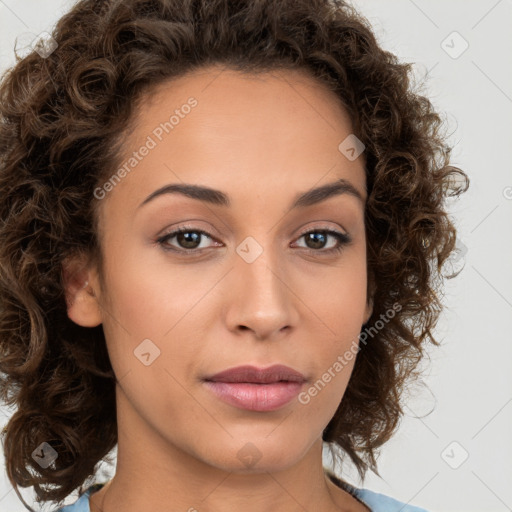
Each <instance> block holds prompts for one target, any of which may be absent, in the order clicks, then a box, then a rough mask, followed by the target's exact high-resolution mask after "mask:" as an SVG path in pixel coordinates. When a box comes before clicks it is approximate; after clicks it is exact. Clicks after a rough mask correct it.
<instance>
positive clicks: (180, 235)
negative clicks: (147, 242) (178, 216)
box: [156, 226, 213, 252]
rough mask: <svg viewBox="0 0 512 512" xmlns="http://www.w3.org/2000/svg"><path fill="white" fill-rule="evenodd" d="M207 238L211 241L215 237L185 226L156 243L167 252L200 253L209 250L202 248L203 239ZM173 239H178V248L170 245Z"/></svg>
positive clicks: (162, 237)
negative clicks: (199, 251) (202, 250)
mask: <svg viewBox="0 0 512 512" xmlns="http://www.w3.org/2000/svg"><path fill="white" fill-rule="evenodd" d="M205 237H206V238H209V239H210V240H212V239H213V237H212V236H211V235H210V234H208V233H207V232H206V231H203V230H201V229H196V228H192V227H187V226H183V227H181V228H179V229H177V230H175V231H171V232H170V233H167V234H166V235H163V236H161V237H160V238H158V239H157V240H156V242H157V243H158V244H160V245H161V246H162V248H163V249H164V250H166V251H177V252H192V251H195V252H198V250H201V249H207V248H208V247H204V246H203V247H201V243H200V242H202V238H205ZM173 238H176V242H177V243H178V244H179V246H178V248H176V247H173V246H172V245H171V244H169V243H168V241H170V240H172V239H173ZM183 249H184V250H183Z"/></svg>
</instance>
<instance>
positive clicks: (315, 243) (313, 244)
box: [299, 229, 352, 254]
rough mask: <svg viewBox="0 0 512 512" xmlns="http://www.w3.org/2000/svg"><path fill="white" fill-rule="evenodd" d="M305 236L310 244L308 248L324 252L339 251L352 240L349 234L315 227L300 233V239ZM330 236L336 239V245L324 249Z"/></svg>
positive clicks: (316, 251)
mask: <svg viewBox="0 0 512 512" xmlns="http://www.w3.org/2000/svg"><path fill="white" fill-rule="evenodd" d="M304 237H305V242H306V244H309V246H307V247H305V249H306V250H308V251H312V252H315V253H322V254H333V253H339V252H341V251H342V250H343V248H344V247H345V246H346V245H348V244H350V243H351V241H352V239H351V238H350V236H349V235H347V234H345V233H340V232H338V231H334V230H332V229H314V230H311V231H306V232H305V233H302V235H300V237H299V240H300V239H301V238H304ZM329 237H331V238H333V239H334V241H335V245H334V246H333V247H330V248H328V249H324V246H325V244H326V242H327V240H328V239H329Z"/></svg>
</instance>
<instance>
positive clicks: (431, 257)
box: [0, 0, 469, 510]
mask: <svg viewBox="0 0 512 512" xmlns="http://www.w3.org/2000/svg"><path fill="white" fill-rule="evenodd" d="M52 37H53V39H54V40H55V41H56V43H57V44H58V46H57V48H56V49H55V50H54V51H53V52H52V53H51V54H50V55H47V56H45V57H46V58H42V57H41V56H40V55H39V54H38V53H37V52H36V51H32V52H31V53H30V54H29V55H27V56H26V57H24V58H23V59H21V58H19V57H17V62H16V64H15V66H13V67H12V68H10V69H9V70H7V72H5V74H4V76H3V77H2V81H1V83H0V194H1V197H2V198H3V199H2V201H1V203H0V221H1V225H0V350H1V352H0V354H1V361H0V371H1V372H2V378H1V380H0V398H1V399H2V400H3V401H4V402H5V403H6V404H8V405H10V406H15V408H16V411H15V412H14V414H13V416H12V417H11V418H10V421H9V422H8V424H7V427H6V429H5V431H4V436H5V437H4V438H3V444H4V451H5V461H6V468H7V474H8V477H9V480H10V481H11V483H12V484H13V486H14V488H15V490H16V492H17V494H18V496H19V497H20V499H21V500H22V501H23V499H22V498H21V495H20V493H19V491H18V489H17V486H18V485H19V486H21V487H28V486H33V487H34V491H35V493H36V495H37V501H38V502H41V501H50V500H51V501H59V502H62V500H63V499H64V498H65V497H66V496H68V495H69V494H70V493H71V492H73V491H74V490H75V489H76V488H77V487H80V489H79V492H80V494H82V493H83V491H84V487H83V485H84V482H85V481H86V480H88V479H89V478H91V476H94V474H95V472H96V469H97V465H98V464H99V463H100V462H101V461H102V459H104V458H105V457H106V456H107V455H108V453H109V452H110V451H111V450H112V449H113V448H114V447H115V446H116V444H117V425H116V403H115V393H114V391H115V384H116V377H115V375H114V373H113V370H112V367H111V365H110V361H109V357H108V352H107V350H106V343H105V337H104V333H103V330H102V326H101V325H100V326H98V327H94V328H84V327H80V326H78V325H76V324H75V323H73V322H72V321H71V320H70V319H69V318H68V316H67V307H66V300H65V293H64V280H63V271H62V268H63V262H64V260H65V259H66V258H67V257H71V256H75V255H86V256H87V257H89V258H90V259H91V261H94V262H95V263H96V264H97V265H98V268H100V269H101V268H102V265H101V264H102V254H101V247H100V244H99V240H98V236H97V235H98V227H99V226H98V204H99V201H98V200H96V199H95V197H94V194H93V191H94V190H95V189H96V188H97V187H98V186H99V185H100V184H102V183H104V182H105V181H106V180H107V179H108V177H109V174H110V173H111V170H112V169H114V168H117V166H118V165H119V164H120V162H121V160H120V159H121V149H122V141H123V139H124V138H125V135H126V133H127V132H128V131H129V130H130V129H131V127H132V126H133V123H134V122H135V120H134V116H133V113H134V112H136V107H137V104H138V102H139V101H140V100H141V98H144V97H146V95H147V94H150V93H151V91H152V90H153V88H155V87H156V86H157V85H158V84H161V83H163V82H164V81H168V80H170V79H172V78H177V77H180V76H183V75H184V74H185V73H187V72H190V71H194V70H195V69H199V68H201V67H204V66H206V65H209V64H216V63H221V64H224V65H226V66H227V67H230V68H232V69H236V70H240V71H242V72H244V73H259V72H265V71H269V70H273V69H301V70H306V71H308V72H309V73H310V74H311V75H312V76H314V77H316V78H317V80H319V81H321V82H323V83H324V84H327V85H328V86H329V87H330V89H331V90H332V91H333V92H335V93H336V95H337V96H338V97H339V98H340V100H341V101H342V102H343V104H344V106H345V107H346V109H347V110H348V113H349V114H350V117H351V120H352V123H353V131H354V134H355V135H356V136H357V137H358V138H359V139H360V140H361V141H362V142H363V143H364V145H365V146H366V147H365V151H364V158H365V171H366V182H367V192H368V199H367V203H366V209H365V226H366V243H367V268H368V290H367V291H368V297H370V296H371V297H372V298H373V313H372V316H371V317H370V319H369V320H368V322H367V324H365V325H363V329H366V327H367V326H370V325H373V324H374V323H375V322H376V321H379V320H378V319H379V318H382V316H381V315H383V314H385V312H386V311H388V310H390V308H392V307H393V304H395V305H396V304H398V305H399V313H397V314H395V315H394V316H393V317H392V318H388V321H387V322H386V323H385V324H384V325H383V327H382V328H380V329H379V330H378V332H376V334H375V335H373V336H372V337H371V338H370V339H369V340H368V342H365V344H364V345H361V350H360V352H359V353H358V357H357V359H356V363H355V367H354V370H353V373H352V375H351V378H350V381H349V384H348V387H347V389H346V392H345V394H344V396H343V399H342V401H341V403H340V405H339V407H338V409H337V411H336V413H335V415H334V417H333V418H332V419H331V421H330V422H329V424H328V425H327V427H326V429H325V430H324V432H323V436H322V438H323V440H324V441H326V442H327V443H329V446H331V447H339V448H341V451H342V452H343V453H344V454H347V455H348V456H349V457H350V459H351V460H352V461H353V463H354V464H355V466H356V468H357V470H358V472H359V475H360V476H361V478H363V479H364V475H365V473H366V471H367V469H368V468H370V469H371V470H372V471H374V472H375V473H377V474H378V471H377V467H376V455H377V454H378V451H377V448H378V447H380V446H381V445H383V444H384V443H385V442H386V441H387V440H388V439H389V438H390V437H391V436H392V434H393V433H394V432H395V430H396V428H397V426H398V423H399V420H400V418H401V416H402V414H403V409H402V404H401V396H402V391H403V390H404V384H405V383H406V381H407V382H408V381H409V380H412V379H413V378H414V377H415V376H416V377H417V376H418V373H417V371H416V368H417V365H418V363H419V361H420V360H421V359H422V357H423V355H424V353H423V351H424V348H425V347H424V345H425V343H426V342H427V341H428V342H431V343H433V344H435V345H439V342H438V341H437V340H436V339H435V338H434V335H433V328H434V327H435V325H436V322H437V319H438V316H439V313H440V312H441V301H440V299H439V297H438V291H439V290H440V285H441V283H442V277H443V276H444V274H443V272H442V267H443V263H444V262H445V261H446V260H447V259H448V257H449V256H450V254H451V253H452V251H454V250H455V240H456V229H455V227H454V225H453V223H452V222H451V221H450V218H449V216H448V214H447V212H446V203H445V200H446V198H447V197H449V196H451V197H453V196H456V195H459V194H460V193H461V192H463V191H466V190H467V188H468V186H469V180H468V178H467V176H466V174H465V173H464V172H463V171H462V170H460V169H459V168H457V167H453V166H451V165H449V157H450V152H451V148H450V147H449V146H448V145H447V143H446V135H445V133H441V130H440V128H441V126H442V121H441V117H440V116H439V114H438V113H436V112H435V110H434V108H433V106H432V104H431V102H430V101H429V100H428V99H427V98H426V97H424V96H422V95H420V94H419V93H418V92H414V91H413V87H412V85H411V84H412V81H411V76H410V74H411V64H408V63H399V61H398V59H397V57H396V56H395V55H393V54H392V53H389V52H387V51H384V50H383V49H382V48H381V47H380V46H379V44H378V42H377V40H376V37H375V35H374V34H373V32H372V28H371V26H370V24H369V22H368V21H367V20H366V19H365V18H364V17H362V16H361V15H360V14H359V13H358V12H357V11H356V10H355V9H354V8H353V7H352V6H350V5H348V4H346V3H345V2H342V1H336V0H331V1H330V0H259V1H251V0H243V1H242V0H239V1H236V2H233V1H229V0H123V1H117V0H104V1H97V0H81V1H79V2H78V3H76V5H75V6H74V7H73V8H72V9H71V10H70V12H69V13H67V14H66V15H64V16H63V17H62V18H61V19H60V20H59V21H58V23H57V25H56V27H55V28H54V30H53V32H52ZM453 275H456V274H452V275H450V276H444V277H453ZM381 323H382V322H381ZM42 442H46V443H48V444H49V445H50V446H51V447H52V448H53V449H55V450H56V452H57V453H58V458H57V459H56V460H55V461H54V463H53V464H52V465H51V466H49V467H47V468H42V467H40V465H39V464H36V463H35V461H34V458H33V457H32V453H33V452H34V450H35V449H36V447H38V446H39V445H40V444H41V443H42ZM24 503H25V502H24ZM25 506H27V508H29V507H28V505H26V504H25ZM29 510H32V509H30V508H29Z"/></svg>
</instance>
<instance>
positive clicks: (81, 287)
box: [62, 259, 102, 327]
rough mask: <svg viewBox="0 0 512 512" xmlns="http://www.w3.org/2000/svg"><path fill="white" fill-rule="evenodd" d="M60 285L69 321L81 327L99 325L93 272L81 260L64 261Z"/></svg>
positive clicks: (99, 314) (98, 310) (94, 274)
mask: <svg viewBox="0 0 512 512" xmlns="http://www.w3.org/2000/svg"><path fill="white" fill-rule="evenodd" d="M62 283H63V287H64V294H65V297H66V305H67V314H68V317H69V319H70V320H72V321H73V322H75V323H76V324H78V325H81V326H82V327H96V326H98V325H100V324H101V323H102V317H101V309H100V307H99V304H98V297H97V295H98V294H97V293H96V292H95V289H98V280H97V277H96V272H95V270H94V269H92V268H90V267H89V266H88V265H87V264H84V262H83V259H74V260H65V261H64V262H63V264H62Z"/></svg>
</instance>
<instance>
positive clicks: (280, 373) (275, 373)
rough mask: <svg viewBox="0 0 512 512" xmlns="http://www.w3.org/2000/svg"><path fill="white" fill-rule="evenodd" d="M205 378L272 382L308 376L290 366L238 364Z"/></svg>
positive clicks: (215, 380)
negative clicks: (259, 366) (263, 366)
mask: <svg viewBox="0 0 512 512" xmlns="http://www.w3.org/2000/svg"><path fill="white" fill-rule="evenodd" d="M205 380H207V381H212V382H246V383H252V384H270V383H272V382H281V381H287V382H304V381H305V380H306V377H304V375H302V373H299V372H298V371H296V370H293V369H292V368H290V367H288V366H284V365H281V364H276V365H274V366H270V367H269V368H265V369H260V368H256V367H254V366H238V367H236V368H231V369H229V370H225V371H223V372H220V373H216V374H215V375H213V376H211V377H207V378H206V379H205Z"/></svg>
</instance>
